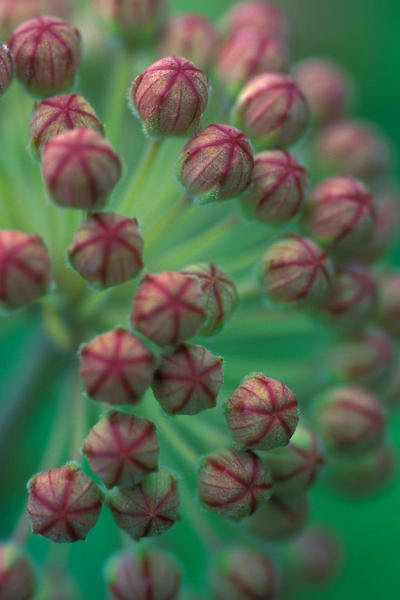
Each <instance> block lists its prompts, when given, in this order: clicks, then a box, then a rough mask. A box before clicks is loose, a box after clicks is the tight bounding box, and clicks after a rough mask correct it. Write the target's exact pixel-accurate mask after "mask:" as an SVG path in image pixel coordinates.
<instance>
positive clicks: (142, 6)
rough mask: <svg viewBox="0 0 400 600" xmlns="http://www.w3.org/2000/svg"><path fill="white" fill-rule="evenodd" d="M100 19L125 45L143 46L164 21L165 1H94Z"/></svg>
mask: <svg viewBox="0 0 400 600" xmlns="http://www.w3.org/2000/svg"><path fill="white" fill-rule="evenodd" d="M94 4H95V6H96V8H97V10H98V11H99V13H100V15H101V16H102V18H103V19H104V20H105V21H106V23H107V24H108V25H110V27H111V28H112V30H113V31H114V32H115V33H116V35H118V36H119V37H121V38H122V39H123V40H124V41H125V42H126V43H128V44H129V45H133V46H138V45H144V44H146V43H148V42H149V41H151V40H152V38H154V36H155V34H156V33H157V32H158V30H159V28H160V25H161V23H162V21H163V19H164V13H165V0H94Z"/></svg>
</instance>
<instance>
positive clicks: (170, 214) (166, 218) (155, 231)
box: [146, 194, 190, 247]
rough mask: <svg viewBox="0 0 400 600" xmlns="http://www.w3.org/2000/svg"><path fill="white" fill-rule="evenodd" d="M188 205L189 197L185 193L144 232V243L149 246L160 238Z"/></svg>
mask: <svg viewBox="0 0 400 600" xmlns="http://www.w3.org/2000/svg"><path fill="white" fill-rule="evenodd" d="M189 206H190V199H189V198H188V196H186V194H185V195H184V196H183V198H181V200H180V201H179V202H178V203H177V204H175V205H174V206H172V207H171V208H170V209H169V210H168V211H167V212H166V213H165V214H164V215H163V216H162V217H161V219H159V221H157V223H155V225H153V227H151V228H150V229H149V230H148V231H147V233H146V244H147V245H148V246H149V247H151V246H152V245H153V244H154V243H155V242H156V241H157V239H159V238H161V237H162V235H163V233H164V232H165V231H166V230H167V229H168V228H169V227H170V226H171V225H174V223H175V221H176V219H177V218H178V217H180V216H181V215H182V214H183V213H184V212H185V211H186V209H187V208H188V207H189Z"/></svg>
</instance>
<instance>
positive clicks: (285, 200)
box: [241, 150, 308, 225]
mask: <svg viewBox="0 0 400 600" xmlns="http://www.w3.org/2000/svg"><path fill="white" fill-rule="evenodd" d="M307 189H308V174H307V171H306V170H305V169H304V168H303V167H302V166H301V165H300V164H299V163H298V161H297V160H296V159H295V158H294V156H292V155H291V154H289V152H286V151H283V152H282V151H280V150H270V151H266V152H261V153H260V154H257V155H256V157H255V163H254V171H253V176H252V180H251V184H250V186H249V187H248V188H247V190H246V192H245V194H244V196H243V198H242V201H241V204H242V207H243V210H244V212H245V213H246V214H247V215H248V216H249V217H250V218H254V219H257V220H258V221H262V222H263V223H267V224H268V225H282V224H283V223H287V222H288V221H290V220H291V219H293V217H295V216H296V215H297V214H298V213H299V212H300V210H301V208H302V205H303V199H304V195H305V192H306V191H307Z"/></svg>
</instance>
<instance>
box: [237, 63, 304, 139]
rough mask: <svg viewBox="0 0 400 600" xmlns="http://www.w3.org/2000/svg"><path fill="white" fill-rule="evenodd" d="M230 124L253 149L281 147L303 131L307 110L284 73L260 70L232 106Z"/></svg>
mask: <svg viewBox="0 0 400 600" xmlns="http://www.w3.org/2000/svg"><path fill="white" fill-rule="evenodd" d="M232 116H233V123H234V125H236V126H237V127H239V128H240V129H242V130H243V131H244V133H245V134H246V135H248V136H249V138H250V139H251V141H252V142H253V143H254V145H255V146H256V148H259V149H260V150H265V149H266V148H273V147H276V148H285V147H286V146H289V145H290V144H292V143H293V142H295V141H296V140H297V139H298V138H299V137H300V136H301V135H302V134H303V133H304V131H305V130H306V128H307V125H308V118H309V109H308V104H307V101H306V98H305V96H304V94H303V92H302V91H301V89H300V88H299V87H298V85H297V84H296V83H295V82H294V81H293V79H291V78H290V77H288V76H287V75H280V74H278V73H264V74H262V75H258V76H257V77H253V79H251V80H250V81H249V83H248V84H247V85H246V87H245V88H244V89H243V91H242V92H241V94H240V96H239V98H238V100H237V102H236V104H235V106H234V108H233V113H232Z"/></svg>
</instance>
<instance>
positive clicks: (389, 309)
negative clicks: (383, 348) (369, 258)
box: [379, 271, 400, 336]
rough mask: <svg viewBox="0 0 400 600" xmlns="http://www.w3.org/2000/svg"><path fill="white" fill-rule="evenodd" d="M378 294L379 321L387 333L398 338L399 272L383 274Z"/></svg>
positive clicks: (399, 319) (399, 323)
mask: <svg viewBox="0 0 400 600" xmlns="http://www.w3.org/2000/svg"><path fill="white" fill-rule="evenodd" d="M379 292H380V303H379V320H380V322H381V324H382V325H383V327H385V329H387V331H389V332H390V333H392V334H393V335H396V336H400V271H397V272H396V271H393V272H391V273H385V274H383V275H382V277H381V278H380V281H379Z"/></svg>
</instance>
